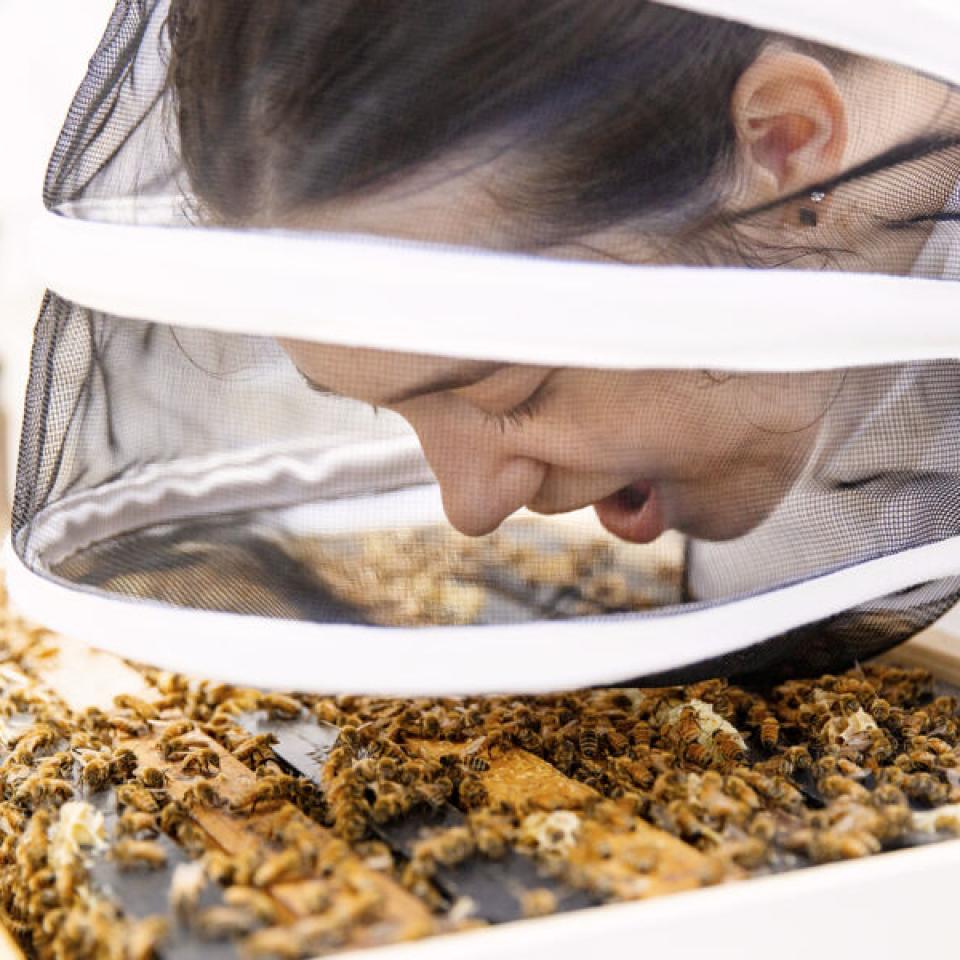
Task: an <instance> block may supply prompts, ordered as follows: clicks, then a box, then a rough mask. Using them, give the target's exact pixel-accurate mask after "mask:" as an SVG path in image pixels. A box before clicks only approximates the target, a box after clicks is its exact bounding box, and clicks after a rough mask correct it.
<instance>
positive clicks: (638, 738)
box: [630, 720, 653, 749]
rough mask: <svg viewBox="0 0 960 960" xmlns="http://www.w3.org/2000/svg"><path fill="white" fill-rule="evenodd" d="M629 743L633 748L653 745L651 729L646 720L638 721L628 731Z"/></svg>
mask: <svg viewBox="0 0 960 960" xmlns="http://www.w3.org/2000/svg"><path fill="white" fill-rule="evenodd" d="M630 742H631V743H632V744H633V745H634V747H640V748H644V749H645V748H647V747H649V746H650V745H651V744H652V743H653V727H651V726H650V724H649V723H647V721H646V720H638V721H637V722H636V723H635V724H634V725H633V728H632V729H631V730H630Z"/></svg>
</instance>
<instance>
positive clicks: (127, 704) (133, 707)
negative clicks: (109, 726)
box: [113, 693, 157, 721]
mask: <svg viewBox="0 0 960 960" xmlns="http://www.w3.org/2000/svg"><path fill="white" fill-rule="evenodd" d="M113 705H114V706H115V707H116V708H117V709H118V710H130V711H131V712H132V713H134V714H136V716H138V717H139V718H140V719H141V720H144V721H148V720H155V719H156V718H157V708H156V707H155V706H154V705H153V704H152V703H147V701H146V700H141V699H140V698H139V697H134V696H131V695H130V694H129V693H121V694H119V695H118V696H116V697H114V698H113Z"/></svg>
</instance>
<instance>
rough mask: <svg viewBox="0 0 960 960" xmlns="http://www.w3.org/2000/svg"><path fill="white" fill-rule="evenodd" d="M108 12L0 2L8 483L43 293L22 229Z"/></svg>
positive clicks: (91, 6)
mask: <svg viewBox="0 0 960 960" xmlns="http://www.w3.org/2000/svg"><path fill="white" fill-rule="evenodd" d="M112 8H113V2H112V0H0V137H2V141H0V363H2V368H3V379H2V386H0V403H2V405H3V409H4V411H5V413H6V415H7V470H8V476H9V477H11V478H12V471H13V467H14V464H15V461H16V445H17V441H18V438H19V432H20V416H21V409H22V406H23V393H24V388H25V386H26V377H27V369H28V366H29V358H30V341H31V334H32V330H33V324H34V321H35V319H36V314H37V308H38V306H39V303H40V298H41V296H42V294H43V290H42V287H41V286H40V284H39V282H38V281H37V280H36V278H35V277H34V276H33V271H32V269H31V265H30V261H29V258H28V256H27V251H26V249H25V247H26V245H25V235H26V231H27V224H28V222H29V220H30V217H31V215H34V214H35V213H36V212H37V210H38V209H39V208H40V206H41V189H42V185H43V174H44V170H45V168H46V164H47V158H48V157H49V155H50V152H51V150H52V149H53V144H54V142H55V140H56V136H57V133H58V131H59V129H60V125H61V123H62V122H63V117H64V115H65V113H66V111H67V107H68V106H69V104H70V100H71V98H72V96H73V92H74V90H75V89H76V87H77V86H78V84H79V82H80V79H81V78H82V76H83V72H84V70H85V68H86V62H87V60H88V58H89V57H90V55H91V54H92V53H93V50H94V48H95V47H96V44H97V41H98V40H99V38H100V35H101V34H102V33H103V28H104V26H105V24H106V22H107V19H108V18H109V16H110V11H111V9H112ZM10 489H11V490H12V484H11V487H10Z"/></svg>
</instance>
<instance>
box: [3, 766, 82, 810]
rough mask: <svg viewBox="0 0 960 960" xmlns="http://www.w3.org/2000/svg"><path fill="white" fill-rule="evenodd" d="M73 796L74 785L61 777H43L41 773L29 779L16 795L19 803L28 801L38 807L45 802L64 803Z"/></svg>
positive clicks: (18, 789)
mask: <svg viewBox="0 0 960 960" xmlns="http://www.w3.org/2000/svg"><path fill="white" fill-rule="evenodd" d="M72 796H73V785H72V784H71V783H70V782H69V781H67V780H64V779H62V778H61V777H42V776H40V775H39V773H35V774H32V775H31V776H29V777H27V778H26V780H24V781H23V783H21V784H20V786H19V787H18V788H17V790H16V792H15V793H14V799H15V800H16V801H17V802H18V803H22V802H24V801H28V802H29V803H30V804H31V805H33V806H36V805H37V804H40V803H42V802H43V801H45V800H53V801H54V803H62V802H63V801H65V800H69V799H70V798H71V797H72Z"/></svg>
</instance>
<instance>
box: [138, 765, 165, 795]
mask: <svg viewBox="0 0 960 960" xmlns="http://www.w3.org/2000/svg"><path fill="white" fill-rule="evenodd" d="M140 782H141V783H142V784H143V785H144V786H145V787H148V788H150V789H151V790H162V789H163V788H164V787H165V786H166V785H167V774H166V773H165V772H164V771H163V770H161V769H159V768H158V767H144V768H143V769H142V770H141V771H140Z"/></svg>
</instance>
